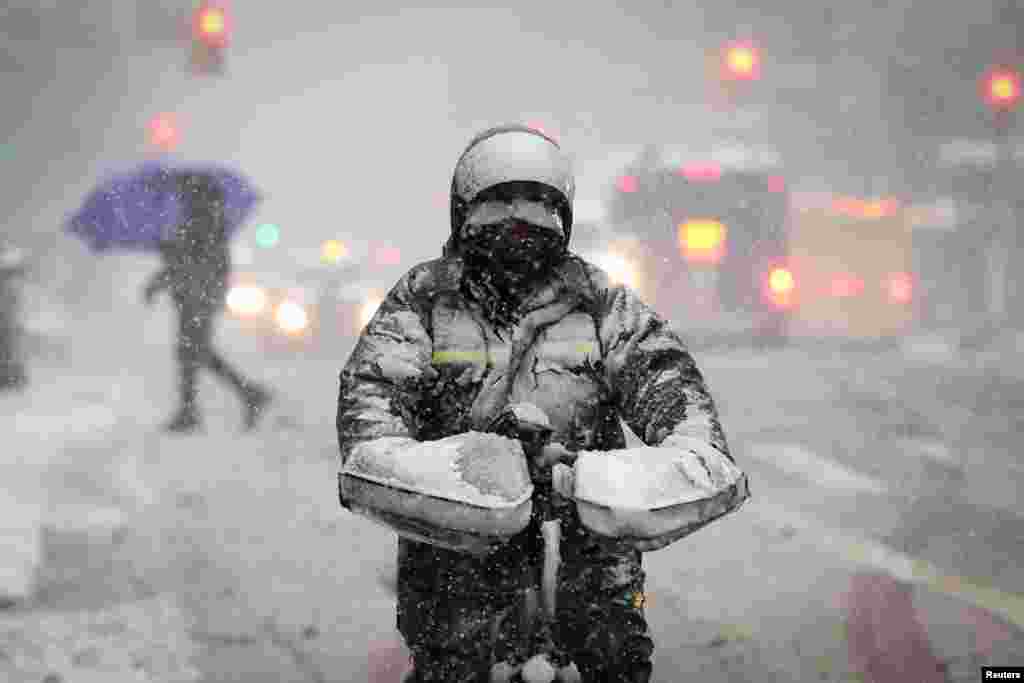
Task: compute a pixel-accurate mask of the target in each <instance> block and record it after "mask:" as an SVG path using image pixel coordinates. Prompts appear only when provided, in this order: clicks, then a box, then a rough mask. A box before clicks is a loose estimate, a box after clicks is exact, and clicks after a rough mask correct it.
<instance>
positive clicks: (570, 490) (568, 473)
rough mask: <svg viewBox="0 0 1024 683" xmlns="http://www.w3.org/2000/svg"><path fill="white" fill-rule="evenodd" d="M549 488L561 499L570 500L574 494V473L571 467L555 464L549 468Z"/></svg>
mask: <svg viewBox="0 0 1024 683" xmlns="http://www.w3.org/2000/svg"><path fill="white" fill-rule="evenodd" d="M551 487H552V488H553V489H554V491H555V493H557V494H558V495H560V496H562V497H563V498H572V497H573V494H574V493H575V492H576V471H575V470H574V469H573V467H572V465H565V464H563V463H557V464H556V465H554V467H552V468H551Z"/></svg>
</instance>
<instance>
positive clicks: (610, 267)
mask: <svg viewBox="0 0 1024 683" xmlns="http://www.w3.org/2000/svg"><path fill="white" fill-rule="evenodd" d="M594 265H596V266H597V267H599V268H600V269H601V270H603V271H604V272H606V273H607V274H608V277H609V278H611V280H612V282H613V283H614V284H622V285H626V286H627V287H631V288H632V289H639V287H640V274H639V273H638V272H637V269H636V268H635V267H634V266H633V264H632V263H630V262H629V260H628V259H626V258H624V257H622V256H620V255H619V254H616V253H615V252H611V251H609V252H605V253H603V254H597V255H596V256H594Z"/></svg>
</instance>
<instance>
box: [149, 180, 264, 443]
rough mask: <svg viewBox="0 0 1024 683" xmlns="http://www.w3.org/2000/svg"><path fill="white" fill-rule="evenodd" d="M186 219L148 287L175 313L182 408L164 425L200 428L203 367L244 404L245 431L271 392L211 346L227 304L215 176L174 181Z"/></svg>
mask: <svg viewBox="0 0 1024 683" xmlns="http://www.w3.org/2000/svg"><path fill="white" fill-rule="evenodd" d="M175 182H176V184H177V188H176V189H177V191H178V192H180V193H181V197H182V200H183V204H184V206H185V220H184V221H183V222H182V223H181V224H180V225H178V226H177V227H176V229H175V230H174V233H173V235H171V236H170V237H169V238H168V239H166V240H164V241H163V242H162V243H161V245H160V253H161V256H162V258H163V261H164V267H163V268H162V269H161V270H160V271H159V272H157V273H156V274H155V275H154V276H153V277H152V278H151V279H150V280H149V282H148V283H147V285H146V287H145V291H144V298H145V301H146V303H147V305H149V304H151V303H152V302H153V300H154V298H155V297H156V295H157V294H158V293H160V292H161V291H163V290H165V289H169V290H170V293H171V296H172V298H173V300H174V304H175V307H176V308H177V310H178V332H177V358H178V369H179V392H180V399H181V402H180V406H179V408H178V412H177V413H176V414H175V415H174V416H173V417H172V418H171V419H170V421H169V422H168V423H167V424H166V425H165V429H166V430H168V431H171V432H191V431H194V430H196V429H198V428H199V427H201V426H202V415H201V412H200V410H199V407H198V405H197V402H196V398H197V386H196V380H197V376H198V372H199V368H200V367H206V368H207V369H208V370H210V371H211V372H213V373H214V374H215V375H217V377H219V378H220V379H221V380H223V381H224V382H225V383H226V384H228V385H229V386H230V387H231V388H232V389H234V390H235V392H237V394H238V396H239V398H240V399H241V400H242V402H243V404H244V420H245V427H246V429H252V428H253V427H255V426H256V423H257V421H258V419H259V417H260V415H261V414H262V412H263V410H264V408H265V407H266V405H267V403H268V402H269V401H270V398H271V395H270V392H269V391H268V390H267V389H266V388H265V387H263V386H261V385H259V384H256V383H254V382H252V381H250V380H248V379H246V378H245V377H243V376H242V375H241V373H239V372H238V370H236V369H235V368H233V367H232V366H231V365H229V364H228V363H227V361H225V360H224V358H222V357H221V355H220V354H219V353H217V351H216V350H215V349H214V348H213V333H214V327H213V325H214V317H215V316H216V314H217V313H219V312H220V311H221V310H222V308H223V306H224V303H225V301H226V297H227V288H228V279H229V277H230V274H231V257H230V247H229V243H228V235H227V232H226V230H225V221H224V212H223V206H224V195H223V192H222V191H221V189H220V188H219V186H218V185H217V182H216V180H215V179H214V178H212V177H211V176H209V175H207V174H203V173H188V174H182V175H179V176H177V177H176V181H175Z"/></svg>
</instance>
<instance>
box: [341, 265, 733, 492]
mask: <svg viewBox="0 0 1024 683" xmlns="http://www.w3.org/2000/svg"><path fill="white" fill-rule="evenodd" d="M463 267H464V265H463V263H462V260H461V258H460V257H459V256H458V255H449V256H446V257H443V258H441V259H437V260H434V261H430V262H427V263H423V264H420V265H418V266H416V267H414V268H412V269H411V270H410V271H409V272H408V273H407V274H406V275H405V276H404V277H402V278H401V280H400V281H399V282H398V284H396V285H395V287H394V288H393V289H392V290H391V292H390V293H389V294H388V296H387V298H386V299H385V300H384V302H383V303H382V304H381V306H380V307H379V309H378V310H377V313H376V314H375V315H374V317H373V319H372V320H371V321H370V323H369V324H368V325H367V327H366V329H365V330H364V332H363V334H362V336H361V337H360V339H359V341H358V343H357V345H356V348H355V350H354V351H353V353H352V355H351V357H350V359H349V361H348V363H347V365H346V366H345V368H344V369H343V371H342V372H341V376H340V382H341V388H340V394H339V399H338V413H337V429H338V440H339V445H340V449H341V462H342V465H343V466H344V464H345V463H346V462H347V460H348V458H349V457H350V456H351V454H352V453H353V451H354V450H355V449H357V448H359V446H360V445H361V444H364V443H366V442H370V441H373V440H375V439H381V438H384V437H406V438H411V439H415V440H419V441H429V440H436V439H441V438H444V437H447V436H451V435H455V434H461V433H465V432H468V431H483V430H484V429H485V428H486V425H488V424H489V422H490V421H491V420H492V419H493V418H494V417H496V416H497V415H498V414H500V413H501V412H502V410H503V409H504V408H505V407H506V406H508V405H510V404H513V403H518V402H524V403H532V404H534V405H536V406H538V407H539V408H541V409H542V410H543V411H545V412H546V413H547V415H548V418H549V420H550V422H551V425H552V427H553V429H554V433H553V440H554V441H558V442H561V443H563V444H565V445H567V446H569V447H570V448H571V449H573V450H611V449H616V448H624V447H625V445H626V442H625V436H624V433H623V430H622V426H621V423H620V417H621V419H622V421H624V422H625V424H627V425H628V426H629V428H630V429H631V430H632V431H633V432H634V433H635V434H637V435H638V436H639V437H640V438H641V439H642V440H643V441H644V442H645V443H646V444H647V445H648V446H660V445H663V444H664V445H666V446H668V445H669V444H670V443H672V442H675V443H676V445H678V444H679V443H686V442H691V441H690V440H697V441H700V442H701V443H702V444H707V445H710V446H711V447H713V449H714V452H717V454H719V455H720V456H721V457H720V458H717V459H716V458H702V459H701V462H702V463H704V467H705V468H706V469H707V470H708V474H709V476H710V478H711V479H712V480H713V481H726V480H729V481H735V482H736V483H735V484H733V485H732V486H730V488H732V489H733V490H732V493H733V494H734V495H733V500H732V503H731V504H730V505H729V507H730V508H734V506H738V505H739V503H741V502H742V501H743V500H745V499H746V498H747V497H748V496H749V493H748V492H747V488H746V477H745V476H743V475H740V478H739V479H738V480H737V479H736V474H737V470H736V469H735V466H734V463H733V459H732V457H731V455H730V454H729V448H728V445H727V442H726V437H725V434H724V433H723V431H722V426H721V424H720V422H719V418H718V414H717V411H716V409H715V404H714V401H713V400H712V397H711V395H710V394H709V392H708V389H707V386H706V385H705V382H704V379H703V377H702V375H701V373H700V371H699V370H698V369H697V366H696V364H695V363H694V360H693V358H692V357H691V355H690V353H689V352H688V351H687V348H686V345H685V344H684V343H683V341H682V339H681V338H680V337H679V335H678V334H677V333H676V332H674V331H673V330H672V329H671V328H670V326H669V325H668V323H667V322H666V321H665V320H664V319H662V318H661V317H659V316H658V315H657V314H656V313H655V312H654V311H653V310H651V309H650V308H649V307H648V306H647V305H645V304H644V303H643V302H642V301H641V300H640V299H639V297H638V296H637V294H636V293H634V292H633V291H632V290H630V289H628V288H626V287H624V286H621V285H616V284H613V283H612V282H611V281H610V280H609V277H608V276H607V274H605V273H604V272H603V271H601V270H600V269H598V268H596V267H595V266H593V265H591V264H589V263H587V262H585V261H584V260H582V259H580V258H579V257H577V256H575V255H569V256H568V257H567V258H566V260H565V261H564V262H563V264H562V265H561V266H560V267H559V268H558V270H557V271H556V272H555V273H554V275H553V277H552V278H550V280H548V282H547V284H545V285H542V286H540V287H539V288H538V289H537V290H535V291H534V292H533V294H532V295H531V296H529V297H528V298H527V299H526V300H525V301H524V302H523V303H522V305H521V307H520V313H521V317H520V320H519V322H518V324H516V325H515V326H514V327H512V328H506V329H499V328H497V327H496V326H495V325H494V324H492V323H490V322H489V321H488V319H487V318H486V317H485V315H484V314H483V311H482V309H481V308H480V306H479V305H478V304H477V303H476V302H475V301H474V299H473V298H472V297H470V296H467V295H466V294H464V291H465V290H464V289H463V288H460V281H461V275H462V269H463ZM342 503H343V504H344V500H343V501H342Z"/></svg>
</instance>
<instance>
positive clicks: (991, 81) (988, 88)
mask: <svg viewBox="0 0 1024 683" xmlns="http://www.w3.org/2000/svg"><path fill="white" fill-rule="evenodd" d="M982 84H983V85H982V91H983V92H982V96H983V97H984V98H985V101H986V102H988V104H989V106H990V107H992V108H993V109H1012V108H1013V107H1015V106H1017V102H1018V101H1019V100H1020V90H1021V75H1020V72H1019V71H1017V70H1015V69H1011V68H1007V67H1001V68H996V69H992V70H991V71H989V72H988V73H987V74H986V75H985V78H984V79H983V81H982Z"/></svg>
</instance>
